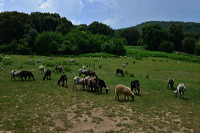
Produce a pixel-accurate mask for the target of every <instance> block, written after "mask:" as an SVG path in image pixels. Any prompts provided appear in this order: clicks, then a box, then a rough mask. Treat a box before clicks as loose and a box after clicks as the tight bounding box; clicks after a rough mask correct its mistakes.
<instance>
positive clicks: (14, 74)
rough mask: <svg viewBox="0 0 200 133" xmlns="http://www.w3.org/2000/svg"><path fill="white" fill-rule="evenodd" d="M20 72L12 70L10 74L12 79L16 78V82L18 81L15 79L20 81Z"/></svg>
mask: <svg viewBox="0 0 200 133" xmlns="http://www.w3.org/2000/svg"><path fill="white" fill-rule="evenodd" d="M20 72H21V71H17V70H12V71H11V73H10V74H11V75H10V79H11V80H12V79H13V78H14V80H16V79H15V77H18V79H19V78H20Z"/></svg>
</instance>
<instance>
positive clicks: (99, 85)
mask: <svg viewBox="0 0 200 133" xmlns="http://www.w3.org/2000/svg"><path fill="white" fill-rule="evenodd" d="M94 81H95V85H96V87H97V88H98V89H99V90H100V93H102V88H103V87H104V88H105V90H106V94H107V93H108V91H109V90H110V89H109V88H108V87H107V85H106V84H105V82H104V81H103V80H101V79H98V78H96V79H94Z"/></svg>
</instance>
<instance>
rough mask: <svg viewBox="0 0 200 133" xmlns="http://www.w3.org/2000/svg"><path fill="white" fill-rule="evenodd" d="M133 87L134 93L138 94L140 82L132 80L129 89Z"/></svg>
mask: <svg viewBox="0 0 200 133" xmlns="http://www.w3.org/2000/svg"><path fill="white" fill-rule="evenodd" d="M133 89H134V90H135V94H137V95H140V90H141V88H140V82H139V80H133V81H132V82H131V91H132V92H133Z"/></svg>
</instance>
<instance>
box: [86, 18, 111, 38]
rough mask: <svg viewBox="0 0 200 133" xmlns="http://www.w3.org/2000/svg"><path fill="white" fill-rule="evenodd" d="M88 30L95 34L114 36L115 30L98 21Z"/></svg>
mask: <svg viewBox="0 0 200 133" xmlns="http://www.w3.org/2000/svg"><path fill="white" fill-rule="evenodd" d="M88 30H89V31H90V32H91V33H93V34H103V35H111V36H112V35H113V33H114V30H113V29H112V28H110V27H109V26H107V25H105V24H102V23H99V22H97V21H95V22H93V23H91V24H90V25H89V26H88Z"/></svg>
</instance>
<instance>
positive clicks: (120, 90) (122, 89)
mask: <svg viewBox="0 0 200 133" xmlns="http://www.w3.org/2000/svg"><path fill="white" fill-rule="evenodd" d="M115 94H116V96H115V100H116V99H117V100H118V101H119V95H120V94H123V95H124V100H125V99H126V96H127V97H128V99H129V96H131V98H132V99H133V100H134V93H133V92H132V91H131V89H130V88H129V87H127V86H125V85H122V84H119V85H117V86H116V87H115Z"/></svg>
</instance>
